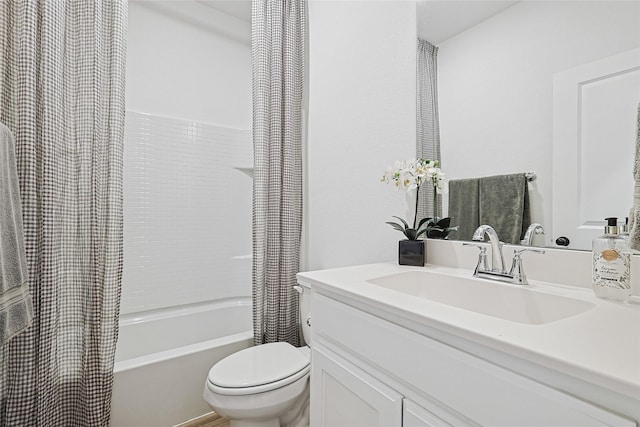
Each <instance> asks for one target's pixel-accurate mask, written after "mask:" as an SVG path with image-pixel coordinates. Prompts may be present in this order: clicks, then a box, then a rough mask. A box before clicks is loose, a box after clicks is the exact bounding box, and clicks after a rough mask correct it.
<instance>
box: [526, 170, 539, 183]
mask: <svg viewBox="0 0 640 427" xmlns="http://www.w3.org/2000/svg"><path fill="white" fill-rule="evenodd" d="M524 176H526V177H527V181H529V182H531V181H535V180H536V178H537V177H538V176H537V175H536V173H535V172H527V173H525V174H524Z"/></svg>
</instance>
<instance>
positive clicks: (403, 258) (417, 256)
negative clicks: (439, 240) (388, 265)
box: [398, 240, 426, 267]
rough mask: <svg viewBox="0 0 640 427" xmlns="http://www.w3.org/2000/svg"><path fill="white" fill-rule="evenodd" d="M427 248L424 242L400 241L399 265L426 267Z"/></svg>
mask: <svg viewBox="0 0 640 427" xmlns="http://www.w3.org/2000/svg"><path fill="white" fill-rule="evenodd" d="M425 253H426V247H425V245H424V240H400V242H398V264H400V265H416V266H419V267H423V266H424V256H425Z"/></svg>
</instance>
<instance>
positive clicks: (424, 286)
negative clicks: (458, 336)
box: [367, 271, 595, 325]
mask: <svg viewBox="0 0 640 427" xmlns="http://www.w3.org/2000/svg"><path fill="white" fill-rule="evenodd" d="M367 282H368V283H371V284H373V285H376V286H382V287H383V288H387V289H391V290H393V291H396V292H401V293H403V294H407V295H412V296H415V297H418V298H424V299H427V300H429V301H434V302H437V303H440V304H446V305H449V306H452V307H457V308H461V309H464V310H469V311H473V312H475V313H480V314H484V315H487V316H491V317H496V318H499V319H503V320H509V321H512V322H518V323H524V324H529V325H541V324H545V323H551V322H555V321H557V320H561V319H566V318H568V317H572V316H575V315H578V314H580V313H584V312H585V311H587V310H589V309H591V308H593V307H595V304H593V303H591V302H588V301H581V300H576V299H572V298H568V297H563V296H560V295H553V294H547V293H543V292H538V291H535V290H532V289H531V288H528V287H526V286H518V285H511V284H502V283H494V282H490V281H485V280H482V279H476V278H472V277H468V278H466V277H458V276H449V275H445V274H439V273H434V272H429V271H407V272H404V273H397V274H392V275H389V276H382V277H377V278H374V279H370V280H367Z"/></svg>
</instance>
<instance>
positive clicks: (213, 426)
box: [175, 412, 230, 427]
mask: <svg viewBox="0 0 640 427" xmlns="http://www.w3.org/2000/svg"><path fill="white" fill-rule="evenodd" d="M229 422H230V421H229V420H227V419H226V418H222V417H221V416H220V415H218V414H216V413H215V412H211V413H209V414H205V415H203V416H201V417H198V418H194V419H193V420H189V421H187V422H185V423H182V424H178V425H177V426H175V427H229Z"/></svg>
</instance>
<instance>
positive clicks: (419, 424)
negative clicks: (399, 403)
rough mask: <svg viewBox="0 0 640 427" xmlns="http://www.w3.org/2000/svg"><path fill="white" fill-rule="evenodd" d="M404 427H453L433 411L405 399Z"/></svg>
mask: <svg viewBox="0 0 640 427" xmlns="http://www.w3.org/2000/svg"><path fill="white" fill-rule="evenodd" d="M402 427H451V424H449V423H447V422H445V421H443V420H441V419H440V418H439V417H437V416H435V415H434V414H432V413H431V412H429V411H427V410H426V409H424V408H423V407H422V406H419V405H418V404H417V403H415V402H412V401H411V400H408V399H404V408H403V411H402Z"/></svg>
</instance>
